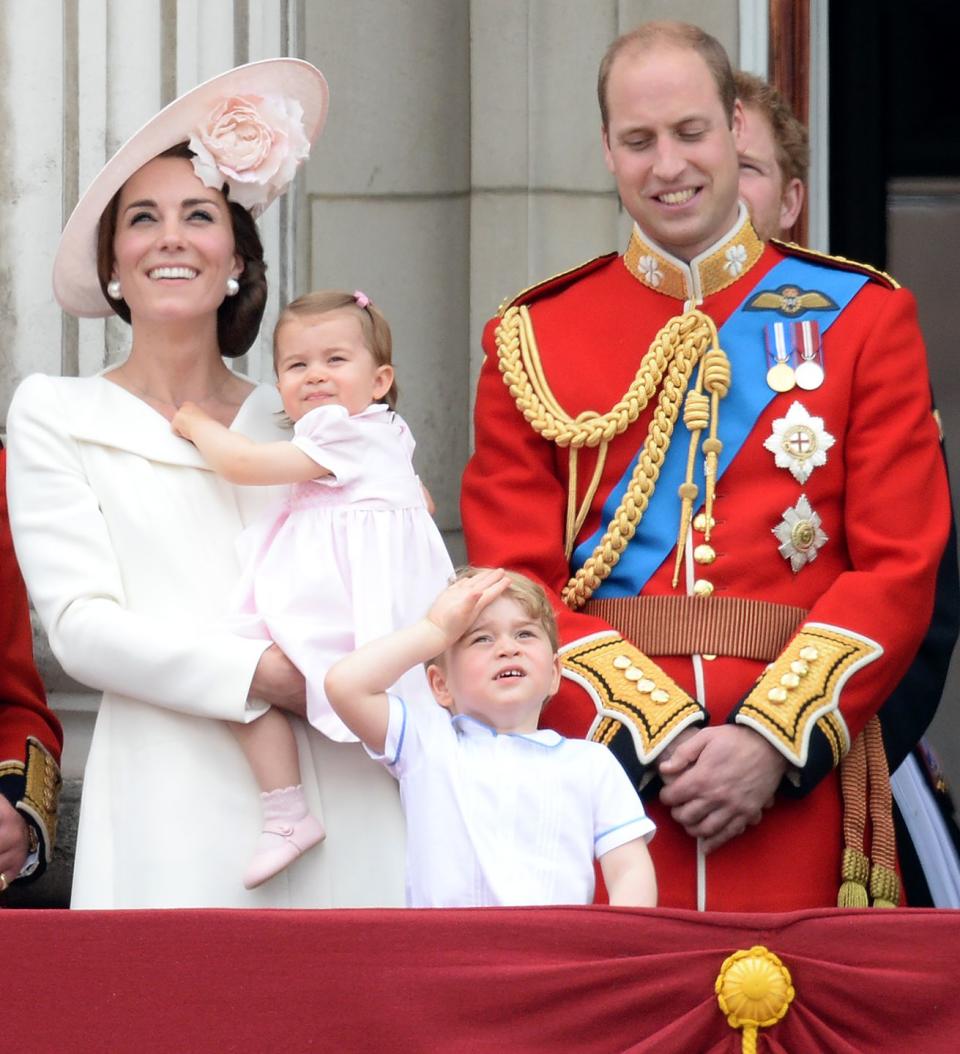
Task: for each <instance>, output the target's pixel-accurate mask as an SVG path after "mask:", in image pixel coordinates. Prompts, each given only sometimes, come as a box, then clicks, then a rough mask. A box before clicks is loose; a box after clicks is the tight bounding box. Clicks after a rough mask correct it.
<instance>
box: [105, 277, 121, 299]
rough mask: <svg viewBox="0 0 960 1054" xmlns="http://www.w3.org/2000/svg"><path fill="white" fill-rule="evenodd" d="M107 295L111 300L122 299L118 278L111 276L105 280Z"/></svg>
mask: <svg viewBox="0 0 960 1054" xmlns="http://www.w3.org/2000/svg"><path fill="white" fill-rule="evenodd" d="M107 296H108V297H110V299H111V300H122V299H123V290H122V289H121V288H120V282H119V280H118V279H116V278H111V279H110V281H109V282H107Z"/></svg>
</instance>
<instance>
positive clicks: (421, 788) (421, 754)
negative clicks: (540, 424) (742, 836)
mask: <svg viewBox="0 0 960 1054" xmlns="http://www.w3.org/2000/svg"><path fill="white" fill-rule="evenodd" d="M420 662H426V663H427V679H428V681H429V683H430V688H431V690H432V692H433V695H434V697H435V698H436V700H437V702H438V703H439V704H440V706H441V707H443V708H444V709H445V710H447V711H449V713H448V714H444V713H443V712H442V711H441V710H439V709H437V708H435V707H433V706H427V705H424V703H423V702H419V701H417V700H402V699H399V698H397V697H395V696H388V695H387V694H386V688H387V686H389V685H391V684H393V683H394V682H395V681H397V679H398V678H399V677H400V675H401V674H402V673H404V672H405V671H406V670H408V669H409V668H411V667H412V666H414V665H415V664H417V663H420ZM559 682H560V660H559V658H558V657H557V630H556V621H555V618H554V614H553V610H552V609H551V607H550V602H549V601H548V600H547V598H546V596H545V595H544V593H543V590H542V589H541V588H540V587H539V586H538V585H535V584H534V583H533V582H531V581H529V580H528V579H526V578H524V577H523V576H521V575H518V574H512V573H510V572H507V571H502V570H479V569H475V568H468V569H466V570H465V571H462V572H460V574H459V576H458V578H457V580H456V581H455V582H454V583H453V584H452V585H451V586H449V587H448V588H447V589H445V590H444V591H443V592H442V593H441V594H440V596H439V597H438V598H437V600H436V601H435V602H434V604H433V607H431V609H430V612H429V613H428V615H427V617H426V618H424V619H421V620H420V621H419V622H417V623H415V624H414V625H413V626H409V627H407V628H406V629H402V630H398V631H397V632H395V633H392V634H390V635H389V636H387V637H384V638H382V639H380V640H377V641H372V642H370V643H369V644H366V645H365V646H364V647H362V648H360V649H358V650H357V651H355V652H353V653H352V654H350V655H348V656H347V657H346V658H344V659H341V660H340V661H339V662H338V663H336V665H334V666H333V667H332V668H331V669H330V671H329V673H328V674H327V679H326V693H327V697H328V699H329V700H330V704H331V706H332V707H333V709H334V710H335V711H336V712H337V713H338V714H339V715H340V717H341V718H342V720H343V721H344V723H345V724H346V725H347V726H348V727H349V728H350V729H351V730H352V731H353V732H354V733H355V734H356V735H357V736H359V738H360V739H361V740H362V741H363V743H364V744H365V745H366V747H367V749H368V751H369V752H370V753H371V755H373V756H374V757H376V758H377V760H379V761H381V762H382V763H383V764H384V765H385V766H386V767H387V768H388V769H389V770H390V772H392V773H393V775H394V776H396V777H397V779H398V780H399V781H400V794H401V798H402V800H403V807H404V812H405V813H406V818H407V902H408V904H409V905H410V906H411V907H479V906H482V905H491V904H493V905H500V904H589V903H590V902H591V901H592V900H593V890H594V871H593V860H594V857H598V858H599V860H600V867H601V869H602V871H603V878H604V882H605V883H606V886H607V890H608V892H609V895H610V903H611V904H620V905H633V906H638V907H652V906H654V905H655V904H656V900H657V886H656V878H655V876H654V873H653V864H652V862H651V860H650V854H649V853H648V851H647V846H646V841H647V840H648V839H649V838H650V837H651V836H652V834H653V830H654V825H653V823H652V821H651V820H649V819H648V818H647V816H646V815H645V814H644V811H643V806H642V805H641V803H640V799H639V797H638V795H637V793H636V791H635V790H634V789H633V787H632V786H631V784H630V781H629V779H628V778H627V776H626V774H625V773H624V771H623V769H622V768H621V767H620V765H619V763H618V762H617V760H616V759H615V758H614V757H613V755H612V754H611V753H610V752H609V751H608V750H607V748H606V747H603V746H601V745H600V744H597V743H591V742H587V741H584V740H570V739H564V738H563V737H562V736H560V735H559V734H558V733H556V732H552V731H546V730H544V731H538V730H537V721H538V719H539V716H540V710H541V708H542V707H543V704H544V703H545V702H546V701H547V699H549V698H550V696H551V695H553V693H554V692H555V691H556V690H557V687H558V685H559Z"/></svg>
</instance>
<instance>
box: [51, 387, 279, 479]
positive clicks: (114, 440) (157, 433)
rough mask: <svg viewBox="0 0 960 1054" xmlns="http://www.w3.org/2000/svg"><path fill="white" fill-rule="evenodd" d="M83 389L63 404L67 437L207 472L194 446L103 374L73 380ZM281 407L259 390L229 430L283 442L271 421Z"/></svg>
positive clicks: (269, 393)
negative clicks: (67, 418)
mask: <svg viewBox="0 0 960 1054" xmlns="http://www.w3.org/2000/svg"><path fill="white" fill-rule="evenodd" d="M71 380H72V383H73V384H80V385H83V387H84V388H85V389H87V390H86V391H84V393H83V396H82V397H81V398H73V399H71V400H69V401H68V402H67V404H66V405H67V406H68V414H69V421H68V422H67V428H68V430H69V433H70V435H71V436H72V437H73V438H74V439H76V440H78V441H79V442H81V443H94V444H97V445H98V446H106V447H112V448H114V449H116V450H125V451H128V452H130V453H131V454H137V455H139V456H140V457H143V458H146V459H147V460H149V461H157V462H161V463H163V464H168V465H183V466H186V467H188V468H199V469H204V470H206V471H210V466H209V465H208V464H207V463H206V462H205V461H204V460H203V457H202V456H201V454H200V452H199V451H198V450H197V448H196V447H195V446H194V445H193V444H192V443H190V442H188V441H187V440H186V439H181V438H180V437H179V436H176V435H174V434H173V432H172V431H171V429H170V422H169V421H168V420H167V419H166V418H165V417H164V416H163V415H162V414H159V413H157V412H156V411H155V410H153V409H152V408H151V407H150V406H148V405H147V403H145V402H144V401H143V400H142V399H138V398H137V397H136V396H135V395H132V394H131V393H130V392H128V391H126V390H125V389H123V388H121V387H120V386H119V385H117V384H114V383H113V382H112V381H107V380H104V378H103V376H102V375H100V376H96V377H84V378H72V379H71ZM278 406H279V400H278V398H277V396H276V393H275V392H274V391H272V390H271V389H269V388H267V387H265V386H261V387H258V388H256V389H255V390H254V391H253V392H251V393H250V395H249V396H248V397H247V400H246V401H245V402H244V403H243V405H242V406H241V407H240V410H239V412H238V413H237V417H236V420H235V421H234V423H233V428H234V429H236V430H237V431H239V432H243V434H244V435H249V436H250V437H251V438H253V439H257V440H260V441H262V440H267V439H285V438H287V435H288V433H286V432H285V431H283V430H282V429H281V428H279V427H276V426H275V425H274V423H273V419H272V417H271V414H272V412H273V411H274V410H276V409H277V408H278Z"/></svg>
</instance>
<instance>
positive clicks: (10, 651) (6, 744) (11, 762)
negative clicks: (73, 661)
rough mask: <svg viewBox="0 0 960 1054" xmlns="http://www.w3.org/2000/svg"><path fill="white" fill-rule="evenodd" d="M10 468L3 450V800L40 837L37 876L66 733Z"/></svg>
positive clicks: (50, 833) (50, 835)
mask: <svg viewBox="0 0 960 1054" xmlns="http://www.w3.org/2000/svg"><path fill="white" fill-rule="evenodd" d="M6 468H7V455H6V451H4V450H3V449H2V448H0V794H3V795H4V797H6V798H7V799H8V801H9V802H10V803H11V804H12V805H13V806H14V807H15V808H17V809H18V810H19V811H20V812H21V813H22V815H23V816H24V818H25V819H26V820H27V823H28V824H29V826H30V827H31V828H32V829H33V830H34V831H35V832H36V835H37V839H38V842H39V859H38V862H37V867H36V869H35V870H33V871H31V876H36V875H39V874H40V873H41V872H42V871H43V869H44V867H45V866H46V864H47V863H48V862H49V860H50V855H51V853H52V851H53V840H54V834H55V830H56V818H57V800H58V796H59V792H60V769H59V765H58V761H59V758H60V749H61V747H62V745H63V732H62V731H61V728H60V722H59V721H58V720H57V718H56V717H55V716H54V714H53V713H52V712H51V711H50V710H49V708H48V707H47V703H46V697H45V695H44V691H43V683H42V682H41V680H40V676H39V674H38V673H37V670H36V667H35V666H34V663H33V638H32V635H31V631H30V616H29V611H28V609H27V594H26V591H25V590H24V587H23V579H22V578H21V577H20V569H19V568H18V566H17V561H16V557H15V556H14V552H13V542H12V540H11V538H10V523H9V521H8V519H7V495H6V485H5V481H6ZM28 866H29V865H28ZM7 877H8V878H11V879H12V878H13V877H16V876H9V875H8V876H7Z"/></svg>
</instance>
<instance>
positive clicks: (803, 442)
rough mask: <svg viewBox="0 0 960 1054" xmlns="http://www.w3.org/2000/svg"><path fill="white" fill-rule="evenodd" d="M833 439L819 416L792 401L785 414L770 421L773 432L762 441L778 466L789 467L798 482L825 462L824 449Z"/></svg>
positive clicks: (803, 481)
mask: <svg viewBox="0 0 960 1054" xmlns="http://www.w3.org/2000/svg"><path fill="white" fill-rule="evenodd" d="M835 442H836V440H835V439H834V438H833V436H832V435H830V433H829V432H828V431H827V430H826V429H825V428H824V427H823V418H822V417H811V416H810V414H809V413H808V412H807V410H806V408H805V407H804V406H803V405H802V404H801V403H797V402H795V403H794V404H793V405H792V406H791V407H790V409H789V410H788V411H787V416H786V417H778V418H777V420H776V421H774V422H773V432H772V433H771V434H770V435H769V436H768V437H767V438H766V439H765V440H764V441H763V445H764V446H765V447H766V449H767V450H769V451H770V453H771V454H773V457H774V460H775V461H776V464H777V468H788V469H790V474H791V475H792V476H793V478H794V479H795V480H796V481H797V482H798V483H806V482H807V480H808V479H809V478H810V474H811V473H812V472H813V470H814V469H815V468H818V467H819V466H820V465H825V464H826V463H827V451H828V450H829V449H830V447H832V446H833V444H834V443H835Z"/></svg>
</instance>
